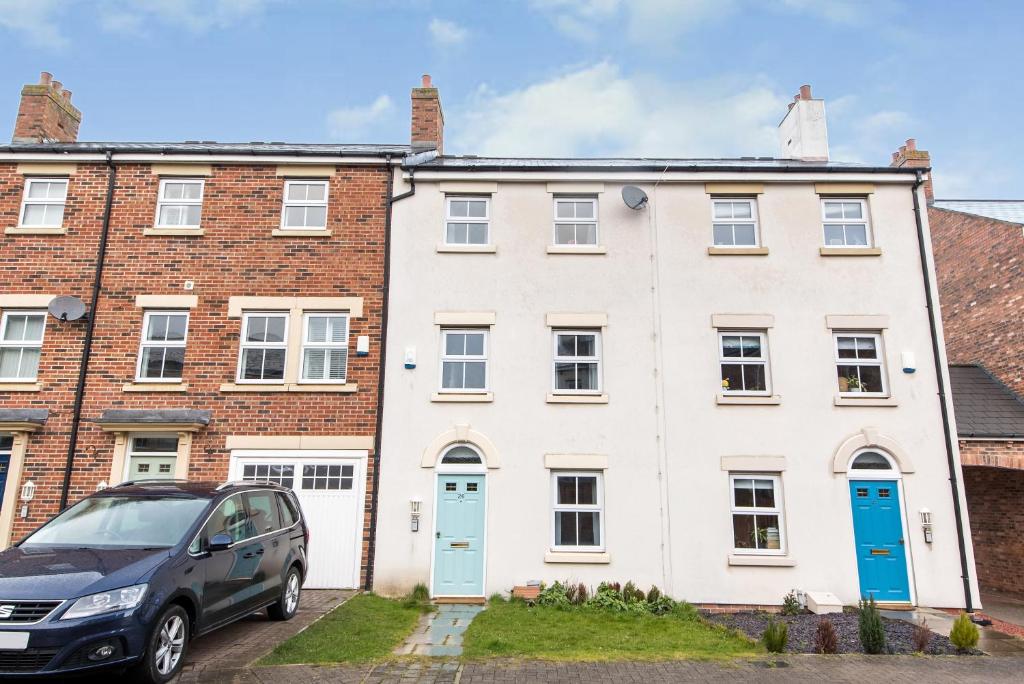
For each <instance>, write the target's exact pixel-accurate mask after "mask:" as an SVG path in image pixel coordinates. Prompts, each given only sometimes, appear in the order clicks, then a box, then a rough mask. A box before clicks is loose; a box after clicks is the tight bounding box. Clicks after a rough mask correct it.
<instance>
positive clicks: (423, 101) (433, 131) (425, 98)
mask: <svg viewBox="0 0 1024 684" xmlns="http://www.w3.org/2000/svg"><path fill="white" fill-rule="evenodd" d="M426 150H437V153H438V154H443V153H444V113H443V112H442V111H441V96H440V95H438V93H437V88H435V87H434V86H433V85H432V84H431V83H430V74H423V83H422V84H421V85H420V87H419V88H413V89H412V151H413V152H425V151H426Z"/></svg>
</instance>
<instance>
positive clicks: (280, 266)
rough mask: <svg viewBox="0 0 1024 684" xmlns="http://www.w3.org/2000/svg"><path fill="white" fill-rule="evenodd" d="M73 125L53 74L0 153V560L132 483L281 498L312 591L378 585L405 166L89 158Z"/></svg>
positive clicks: (278, 156) (128, 155) (266, 157)
mask: <svg viewBox="0 0 1024 684" xmlns="http://www.w3.org/2000/svg"><path fill="white" fill-rule="evenodd" d="M81 116H82V115H81V113H80V112H79V111H78V110H77V109H76V108H75V107H74V106H73V105H72V104H71V93H70V92H69V91H67V90H63V89H62V87H61V84H60V83H58V82H56V81H54V80H52V77H51V76H50V75H49V74H45V73H44V74H43V76H42V79H41V80H40V82H39V83H38V84H36V85H28V86H25V88H24V90H23V92H22V100H21V107H20V110H19V112H18V117H17V122H16V126H15V131H14V142H13V143H12V144H10V145H5V146H2V147H0V217H2V226H0V227H2V229H3V235H0V467H2V468H3V471H2V475H0V483H2V485H3V486H2V494H3V499H2V508H0V543H2V544H3V545H4V546H6V545H7V544H8V543H10V542H11V541H12V540H17V539H18V538H19V537H20V536H22V535H24V534H25V533H26V532H28V531H30V530H31V529H33V528H34V527H36V526H37V525H39V524H40V523H41V522H43V521H45V520H46V519H47V518H48V517H49V516H51V515H53V514H55V513H56V512H57V511H58V510H59V509H60V508H61V506H62V505H63V504H64V503H67V502H71V503H73V502H74V501H76V500H77V499H79V498H80V497H82V496H84V495H86V494H88V493H90V492H93V491H95V490H96V489H97V488H99V487H104V486H112V485H115V484H117V483H119V482H122V481H126V480H133V479H151V478H193V479H205V480H223V479H227V478H231V479H239V480H240V479H270V480H273V481H275V482H280V483H282V484H286V485H288V486H291V487H293V488H294V489H295V490H296V492H297V494H298V496H299V499H300V501H301V503H302V505H303V507H304V509H305V511H306V513H307V516H308V517H309V519H310V526H311V528H312V530H313V535H312V536H313V539H314V541H313V543H312V548H311V555H310V559H309V563H310V568H309V579H308V582H307V586H311V587H356V586H360V585H362V584H364V583H366V582H367V580H368V579H369V577H368V574H369V573H368V562H369V561H368V559H369V554H370V549H369V548H368V547H369V544H370V539H371V536H370V531H371V529H372V524H371V519H372V518H371V512H372V500H373V483H374V475H375V471H374V466H375V458H376V454H377V453H378V452H377V450H376V448H375V446H376V445H375V441H376V435H377V422H378V418H379V416H378V389H379V379H380V372H381V352H382V351H383V350H382V348H381V330H382V315H383V307H384V285H385V283H384V270H385V259H386V252H385V250H386V236H385V229H386V215H387V204H388V191H389V188H390V179H391V178H392V174H391V168H392V166H393V165H395V164H397V163H398V161H399V160H400V159H401V158H402V157H403V156H404V155H406V154H408V152H409V150H410V148H409V146H407V145H289V144H278V143H271V144H267V143H248V144H220V143H213V142H185V143H167V144H164V143H125V142H78V141H77V132H78V124H79V122H80V120H81ZM62 297H63V298H69V297H71V298H76V299H73V300H72V299H57V298H62ZM83 305H84V306H83ZM48 307H49V309H50V312H49V313H48V311H47V309H48ZM83 310H84V315H80V314H82V313H83ZM62 314H67V320H61V315H62ZM86 346H88V349H87V350H84V349H83V347H86ZM83 358H85V359H87V361H88V364H87V369H86V371H85V372H84V373H83V372H82V366H81V364H82V360H83ZM80 373H81V375H80Z"/></svg>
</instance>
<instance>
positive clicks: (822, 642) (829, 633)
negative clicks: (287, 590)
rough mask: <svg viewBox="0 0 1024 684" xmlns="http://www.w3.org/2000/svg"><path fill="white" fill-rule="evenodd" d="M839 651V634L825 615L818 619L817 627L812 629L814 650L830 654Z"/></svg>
mask: <svg viewBox="0 0 1024 684" xmlns="http://www.w3.org/2000/svg"><path fill="white" fill-rule="evenodd" d="M838 651H839V636H838V635H837V634H836V628H835V627H834V626H833V625H832V621H831V620H829V619H828V618H827V617H823V618H821V619H820V620H818V628H817V629H816V630H815V631H814V652H815V653H824V654H829V655H830V654H832V653H837V652H838Z"/></svg>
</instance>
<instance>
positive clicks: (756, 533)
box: [729, 475, 786, 554]
mask: <svg viewBox="0 0 1024 684" xmlns="http://www.w3.org/2000/svg"><path fill="white" fill-rule="evenodd" d="M729 486H730V489H731V494H732V535H733V548H734V549H735V550H736V552H737V553H762V554H783V553H785V550H786V540H785V532H784V530H783V526H782V492H781V487H780V484H779V478H778V476H776V475H732V476H730V478H729Z"/></svg>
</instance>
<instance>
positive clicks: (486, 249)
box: [437, 243, 498, 254]
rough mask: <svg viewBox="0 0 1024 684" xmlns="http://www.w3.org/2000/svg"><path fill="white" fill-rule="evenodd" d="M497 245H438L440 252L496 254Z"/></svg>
mask: <svg viewBox="0 0 1024 684" xmlns="http://www.w3.org/2000/svg"><path fill="white" fill-rule="evenodd" d="M497 251H498V246H497V245H446V244H444V243H440V244H438V246H437V253H438V254H496V253H497Z"/></svg>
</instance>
